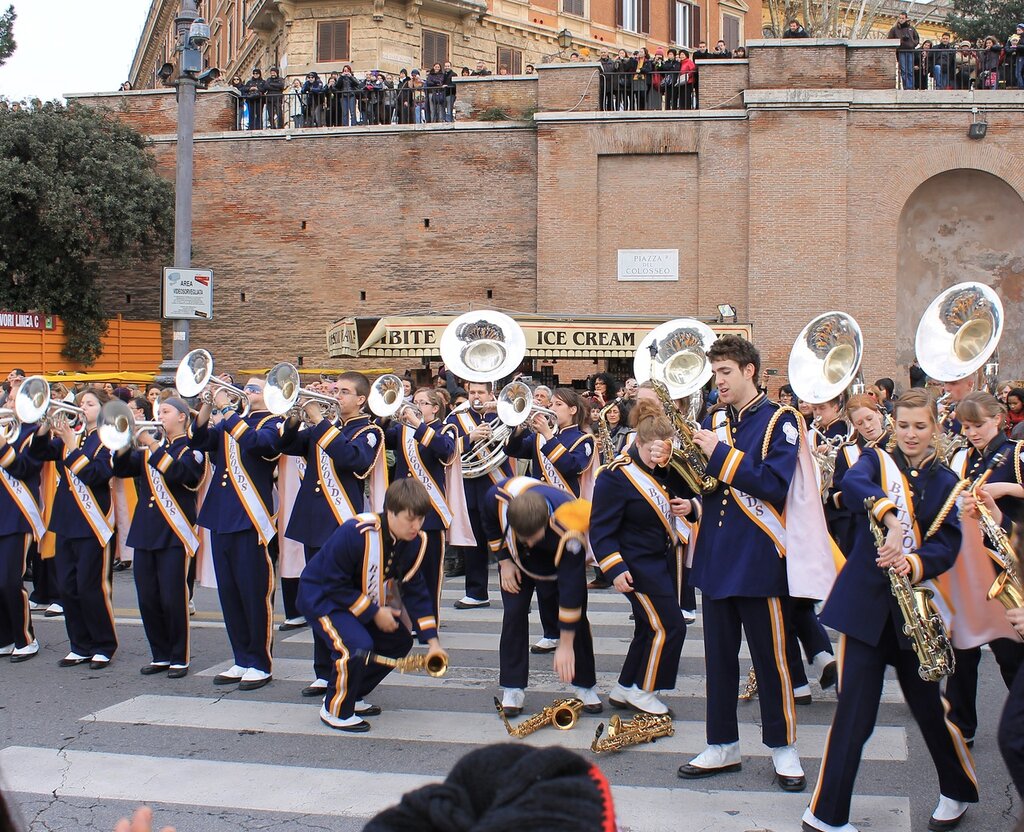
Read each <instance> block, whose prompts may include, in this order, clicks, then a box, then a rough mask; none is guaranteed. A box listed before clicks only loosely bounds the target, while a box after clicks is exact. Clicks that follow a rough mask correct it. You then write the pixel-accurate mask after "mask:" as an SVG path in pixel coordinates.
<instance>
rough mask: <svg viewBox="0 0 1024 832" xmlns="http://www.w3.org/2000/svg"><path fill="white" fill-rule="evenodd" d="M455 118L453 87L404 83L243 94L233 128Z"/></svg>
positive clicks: (382, 122) (239, 100)
mask: <svg viewBox="0 0 1024 832" xmlns="http://www.w3.org/2000/svg"><path fill="white" fill-rule="evenodd" d="M454 120H455V90H454V88H452V87H418V88H414V87H411V86H403V87H402V88H401V89H397V88H394V87H384V88H374V89H365V88H364V89H359V90H345V91H341V90H334V89H329V90H319V91H308V92H298V91H296V90H294V89H292V90H289V91H287V92H285V93H283V94H279V95H274V94H267V93H264V94H259V95H245V94H242V95H241V96H240V97H239V98H238V99H237V103H236V119H235V128H236V129H237V130H265V129H280V128H285V127H287V128H291V129H301V128H308V127H362V126H367V125H376V124H426V123H442V122H452V121H454Z"/></svg>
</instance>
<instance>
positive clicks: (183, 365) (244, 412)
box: [22, 350, 249, 416]
mask: <svg viewBox="0 0 1024 832" xmlns="http://www.w3.org/2000/svg"><path fill="white" fill-rule="evenodd" d="M22 386H24V385H22ZM174 386H175V387H176V388H177V390H178V393H179V394H181V395H182V396H184V397H185V398H186V399H192V398H195V397H196V396H202V397H203V401H212V400H213V394H214V392H215V391H217V390H222V391H223V392H224V393H225V394H227V397H228V400H229V401H230V402H231V406H232V407H234V408H235V409H236V410H237V411H238V415H239V416H248V415H249V397H248V396H247V395H245V391H244V390H243V389H241V388H240V387H235V386H234V385H233V384H228V383H227V382H226V381H221V380H220V379H219V378H217V377H216V376H215V375H214V374H213V356H212V355H210V353H208V352H207V351H206V350H192V352H190V353H189V354H188V355H186V356H185V357H184V358H183V359H181V362H180V363H179V364H178V370H177V372H175V374H174Z"/></svg>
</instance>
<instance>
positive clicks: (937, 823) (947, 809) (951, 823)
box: [928, 794, 971, 832]
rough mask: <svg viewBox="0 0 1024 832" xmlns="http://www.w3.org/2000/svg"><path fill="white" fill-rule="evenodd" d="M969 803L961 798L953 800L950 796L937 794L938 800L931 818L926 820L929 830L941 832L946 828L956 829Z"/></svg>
mask: <svg viewBox="0 0 1024 832" xmlns="http://www.w3.org/2000/svg"><path fill="white" fill-rule="evenodd" d="M970 805H971V804H970V803H964V802H963V801H961V800H953V798H951V797H946V796H945V795H944V794H940V795H939V802H938V804H937V805H936V806H935V811H934V812H932V816H931V818H930V819H929V820H928V829H929V830H931V832H943V830H946V829H956V827H957V826H959V825H960V821H962V820H963V819H964V815H966V814H967V810H968V808H970Z"/></svg>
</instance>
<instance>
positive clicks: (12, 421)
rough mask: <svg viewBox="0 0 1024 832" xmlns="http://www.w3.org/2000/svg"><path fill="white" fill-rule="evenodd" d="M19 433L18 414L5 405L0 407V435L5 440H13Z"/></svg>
mask: <svg viewBox="0 0 1024 832" xmlns="http://www.w3.org/2000/svg"><path fill="white" fill-rule="evenodd" d="M19 433H21V422H20V421H19V419H18V414H16V413H15V412H14V411H13V410H9V409H8V408H6V407H0V435H2V436H3V438H4V441H5V442H13V441H15V440H16V439H17V438H18V434H19Z"/></svg>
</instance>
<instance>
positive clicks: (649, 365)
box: [633, 318, 718, 399]
mask: <svg viewBox="0 0 1024 832" xmlns="http://www.w3.org/2000/svg"><path fill="white" fill-rule="evenodd" d="M717 337H718V336H717V335H715V333H714V330H712V329H711V327H709V326H708V325H707V324H706V323H704V322H702V321H698V320H695V319H694V318H676V319H675V320H672V321H666V322H665V323H663V324H661V325H660V326H657V327H655V328H654V329H653V330H651V331H650V332H648V333H647V334H646V335H645V336H644V338H643V340H642V341H641V342H640V346H639V347H638V348H637V351H636V353H635V354H634V356H633V375H634V377H635V378H636V380H637V381H638V382H639V383H641V384H642V383H643V382H645V381H652V380H653V381H660V382H661V383H662V384H664V385H665V387H666V388H668V394H669V396H670V397H671V398H673V399H684V398H686V397H688V396H691V395H692V394H694V393H696V392H697V391H698V390H700V389H701V388H702V387H703V386H704V385H705V384H707V383H708V381H710V379H711V363H710V362H709V361H708V359H707V352H708V350H709V349H711V345H712V344H713V343H715V339H716V338H717Z"/></svg>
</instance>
